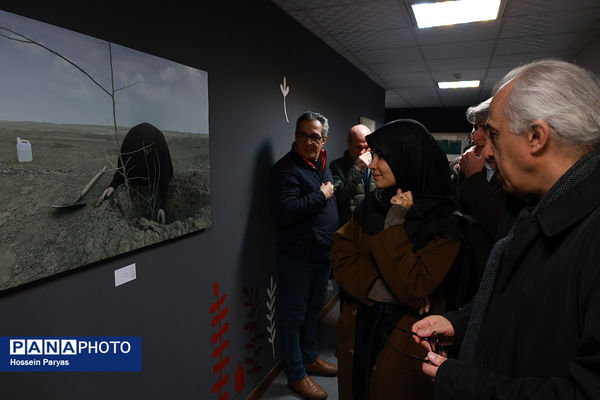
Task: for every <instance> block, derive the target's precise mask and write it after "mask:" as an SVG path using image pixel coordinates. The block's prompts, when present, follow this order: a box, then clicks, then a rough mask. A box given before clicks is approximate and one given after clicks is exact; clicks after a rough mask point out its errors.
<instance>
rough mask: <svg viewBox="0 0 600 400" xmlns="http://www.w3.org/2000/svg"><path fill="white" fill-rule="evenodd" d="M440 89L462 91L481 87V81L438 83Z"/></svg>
mask: <svg viewBox="0 0 600 400" xmlns="http://www.w3.org/2000/svg"><path fill="white" fill-rule="evenodd" d="M438 87H439V88H440V89H460V88H474V87H479V81H454V82H438Z"/></svg>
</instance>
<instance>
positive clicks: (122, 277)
mask: <svg viewBox="0 0 600 400" xmlns="http://www.w3.org/2000/svg"><path fill="white" fill-rule="evenodd" d="M134 279H135V263H133V264H130V265H128V266H126V267H123V268H119V269H115V287H117V286H119V285H122V284H124V283H127V282H129V281H132V280H134Z"/></svg>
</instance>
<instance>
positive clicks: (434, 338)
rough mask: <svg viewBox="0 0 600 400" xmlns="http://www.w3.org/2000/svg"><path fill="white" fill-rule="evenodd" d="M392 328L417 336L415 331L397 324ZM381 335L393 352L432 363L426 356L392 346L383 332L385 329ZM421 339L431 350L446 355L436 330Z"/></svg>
mask: <svg viewBox="0 0 600 400" xmlns="http://www.w3.org/2000/svg"><path fill="white" fill-rule="evenodd" d="M394 329H397V330H399V331H400V332H404V333H408V334H411V335H413V336H419V335H417V334H416V333H414V332H413V331H409V330H406V329H402V328H398V327H397V326H395V327H394ZM383 336H385V340H386V341H387V342H388V343H389V345H390V346H391V347H392V349H393V350H394V351H395V352H397V353H400V354H402V355H404V356H407V357H410V358H413V359H415V360H419V361H421V362H424V363H426V364H431V365H433V363H432V362H431V361H429V360H428V359H426V358H423V357H419V356H417V355H414V354H411V353H407V352H405V351H402V350H400V349H398V348H396V346H394V345H393V344H392V342H391V341H390V338H389V336H388V335H387V333H385V331H384V332H383ZM419 337H420V336H419ZM421 340H425V341H426V342H427V343H429V347H430V348H431V351H433V352H434V353H436V354H439V355H441V356H443V357H445V356H446V355H445V353H444V348H443V347H442V346H441V345H440V338H439V337H438V334H437V332H436V331H433V333H432V334H431V336H429V337H424V338H423V337H422V338H421Z"/></svg>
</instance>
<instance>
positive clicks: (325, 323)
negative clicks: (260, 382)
mask: <svg viewBox="0 0 600 400" xmlns="http://www.w3.org/2000/svg"><path fill="white" fill-rule="evenodd" d="M339 315H340V306H339V301H338V302H336V303H335V305H333V307H331V310H330V311H329V312H328V313H327V314H326V315H325V316H324V317H323V318H322V319H321V321H320V324H319V355H320V356H321V358H323V359H324V360H325V361H329V362H332V363H336V364H337V358H336V357H335V341H336V330H335V323H336V322H337V319H338V317H339ZM312 378H313V379H314V381H315V382H316V383H318V384H319V385H321V387H322V388H323V389H325V390H326V391H327V393H328V396H327V399H328V400H337V398H338V390H337V378H336V377H322V376H313V377H312ZM260 398H261V400H275V399H277V400H297V399H301V397H300V396H298V395H297V394H296V393H294V392H292V391H291V390H290V389H289V388H288V387H287V378H286V376H285V373H284V372H283V371H281V372H280V373H279V375H277V377H276V378H275V380H274V381H273V383H271V385H270V386H269V388H268V389H267V390H266V391H265V393H264V394H263V395H262V396H261V397H260Z"/></svg>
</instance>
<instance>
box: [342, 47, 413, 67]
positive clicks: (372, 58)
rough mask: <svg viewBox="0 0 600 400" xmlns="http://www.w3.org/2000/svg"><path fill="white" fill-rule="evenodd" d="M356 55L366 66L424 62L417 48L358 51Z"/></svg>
mask: <svg viewBox="0 0 600 400" xmlns="http://www.w3.org/2000/svg"><path fill="white" fill-rule="evenodd" d="M354 55H355V56H356V57H357V58H358V59H359V60H361V62H363V63H366V64H381V63H394V62H414V61H422V60H423V57H422V56H421V52H420V50H419V48H418V47H417V46H412V47H400V48H395V49H376V50H358V51H355V52H354Z"/></svg>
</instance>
